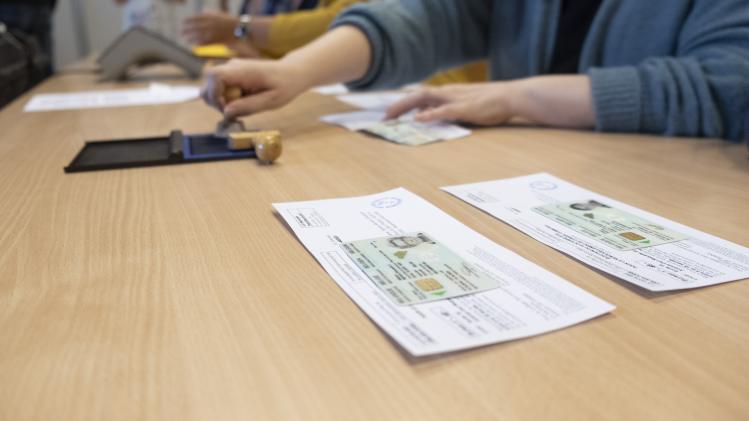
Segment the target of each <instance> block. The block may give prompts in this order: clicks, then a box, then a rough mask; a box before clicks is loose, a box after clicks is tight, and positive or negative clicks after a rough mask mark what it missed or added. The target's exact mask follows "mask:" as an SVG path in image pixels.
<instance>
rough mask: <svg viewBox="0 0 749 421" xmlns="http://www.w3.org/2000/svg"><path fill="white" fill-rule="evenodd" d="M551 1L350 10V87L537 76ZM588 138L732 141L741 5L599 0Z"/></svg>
mask: <svg viewBox="0 0 749 421" xmlns="http://www.w3.org/2000/svg"><path fill="white" fill-rule="evenodd" d="M560 6H561V0H392V1H391V0H388V1H381V2H376V3H370V4H364V5H358V6H354V7H352V8H350V9H348V10H347V11H346V12H344V13H343V14H342V15H341V16H339V17H338V19H337V20H336V21H335V22H334V23H333V26H340V25H354V26H356V27H358V28H359V29H361V30H362V31H363V32H364V33H365V34H366V36H367V37H368V39H369V41H370V43H371V45H372V47H373V48H372V50H373V53H372V64H371V66H370V68H369V70H368V72H367V74H366V75H365V76H364V77H363V78H361V79H360V80H357V81H354V82H352V83H350V84H349V85H350V87H351V88H354V89H370V88H390V87H396V86H400V85H403V84H406V83H410V82H414V81H419V80H423V79H424V78H426V77H428V76H429V75H430V74H432V73H434V72H436V71H438V70H443V69H446V68H449V67H454V66H456V65H459V64H462V63H466V62H470V61H474V60H478V59H482V58H487V57H488V58H489V62H490V66H491V76H492V79H494V80H508V79H516V78H522V77H527V76H532V75H540V74H544V73H545V72H546V71H547V70H548V68H549V65H550V62H551V58H552V54H553V48H554V44H555V37H556V26H557V23H558V21H559V19H558V18H559V12H560ZM579 71H580V73H587V74H588V76H589V77H590V79H591V83H592V88H593V102H594V107H595V112H596V128H597V129H598V130H602V131H612V132H643V133H660V134H665V135H670V136H704V137H722V138H726V139H732V140H741V139H744V138H746V137H747V136H748V132H749V127H747V125H748V124H749V122H748V120H749V0H603V2H602V4H601V7H600V9H599V11H598V14H597V15H596V17H595V19H594V21H593V23H592V25H591V28H590V32H589V33H588V36H587V38H586V40H585V44H584V46H583V50H582V54H581V56H580V64H579Z"/></svg>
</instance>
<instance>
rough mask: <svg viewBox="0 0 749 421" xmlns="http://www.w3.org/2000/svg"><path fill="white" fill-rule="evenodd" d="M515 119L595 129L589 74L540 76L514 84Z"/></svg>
mask: <svg viewBox="0 0 749 421" xmlns="http://www.w3.org/2000/svg"><path fill="white" fill-rule="evenodd" d="M510 84H512V85H513V91H514V93H513V95H512V96H511V98H510V101H511V109H512V110H513V111H512V113H513V115H514V117H517V118H520V119H523V120H528V121H530V122H533V123H536V124H541V125H546V126H554V127H567V128H580V129H588V128H592V127H594V126H595V121H596V120H595V110H594V107H593V99H592V93H591V87H590V79H589V77H588V76H586V75H564V76H561V75H560V76H537V77H531V78H527V79H521V80H517V81H513V82H510Z"/></svg>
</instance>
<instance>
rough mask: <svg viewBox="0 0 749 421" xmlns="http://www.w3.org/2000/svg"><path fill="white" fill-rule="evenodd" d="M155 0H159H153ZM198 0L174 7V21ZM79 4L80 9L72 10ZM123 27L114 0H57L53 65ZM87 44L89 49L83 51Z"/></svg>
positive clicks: (210, 2)
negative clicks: (79, 28)
mask: <svg viewBox="0 0 749 421" xmlns="http://www.w3.org/2000/svg"><path fill="white" fill-rule="evenodd" d="M156 1H158V0H156ZM240 1H241V0H232V1H230V2H229V3H230V5H231V10H232V11H236V10H237V8H238V7H239V3H240ZM200 2H201V0H186V1H185V4H184V5H179V6H177V7H176V14H175V17H174V18H175V20H176V21H177V22H179V21H181V19H182V18H183V17H185V16H188V15H190V14H192V13H193V12H194V11H195V10H196V7H197V5H198V4H200ZM76 3H77V4H79V5H80V6H81V9H82V10H74V7H73V6H74V5H75V4H76ZM202 3H203V4H204V6H205V8H212V9H215V8H216V7H217V5H218V1H217V0H203V1H202ZM76 13H78V16H80V17H81V18H82V19H83V22H84V25H83V28H82V29H83V32H84V33H85V34H87V37H86V39H85V40H84V42H83V45H80V44H81V43H80V42H79V40H78V31H77V30H76V29H77V28H76V26H75V24H76V19H75V17H76ZM121 31H122V10H121V8H120V7H118V6H117V5H116V4H115V2H114V0H58V2H57V9H56V10H55V15H54V20H53V32H52V40H53V43H54V49H55V67H56V68H58V69H60V68H62V67H64V66H65V65H66V64H70V63H72V62H74V61H77V60H80V59H81V58H83V57H85V56H86V55H87V54H90V53H96V52H97V51H102V50H104V49H105V48H106V47H107V46H108V45H109V44H110V43H111V42H112V41H114V39H115V38H116V37H117V36H118V35H119V34H120V32H121ZM86 44H87V45H88V48H89V50H90V51H85V48H86Z"/></svg>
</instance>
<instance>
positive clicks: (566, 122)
mask: <svg viewBox="0 0 749 421" xmlns="http://www.w3.org/2000/svg"><path fill="white" fill-rule="evenodd" d="M413 109H418V110H419V112H418V113H417V114H416V116H415V119H416V120H417V121H424V122H426V121H436V120H447V121H456V122H462V123H469V124H476V125H479V126H494V125H499V124H505V123H507V122H509V121H510V120H512V119H518V120H520V121H524V122H530V123H534V124H541V125H545V126H554V127H568V128H578V129H589V128H593V127H594V126H595V122H596V113H595V110H594V107H593V99H592V93H591V84H590V78H589V77H588V76H587V75H549V76H536V77H530V78H527V79H517V80H513V81H507V82H487V83H474V84H459V85H449V86H445V87H440V88H425V89H423V90H421V91H418V92H416V93H415V94H413V95H409V96H407V97H406V98H404V99H402V100H401V101H399V102H397V103H395V104H393V105H392V106H390V108H388V110H387V115H386V118H396V117H398V116H400V115H402V114H405V113H407V112H409V111H411V110H413Z"/></svg>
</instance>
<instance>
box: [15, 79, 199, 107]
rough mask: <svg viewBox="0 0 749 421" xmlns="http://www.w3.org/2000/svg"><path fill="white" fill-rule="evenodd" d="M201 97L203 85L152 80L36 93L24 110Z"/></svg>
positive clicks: (136, 103)
mask: <svg viewBox="0 0 749 421" xmlns="http://www.w3.org/2000/svg"><path fill="white" fill-rule="evenodd" d="M199 97H200V88H199V87H197V86H189V85H185V86H170V85H166V84H163V83H152V84H150V85H149V86H148V87H147V88H142V89H119V90H114V91H87V92H70V93H64V94H39V95H34V96H33V97H32V98H31V99H30V100H29V102H28V103H26V106H25V107H24V109H23V110H24V111H25V112H40V111H58V110H81V109H91V108H111V107H132V106H137V105H157V104H174V103H178V102H186V101H192V100H194V99H197V98H199Z"/></svg>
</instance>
